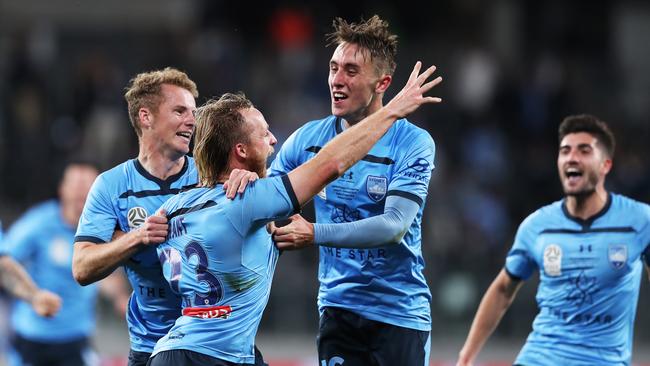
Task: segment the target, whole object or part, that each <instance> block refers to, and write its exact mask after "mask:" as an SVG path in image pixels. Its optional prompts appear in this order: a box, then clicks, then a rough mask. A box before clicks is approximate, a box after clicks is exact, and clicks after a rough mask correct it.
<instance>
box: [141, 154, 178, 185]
mask: <svg viewBox="0 0 650 366" xmlns="http://www.w3.org/2000/svg"><path fill="white" fill-rule="evenodd" d="M183 158H184V159H185V160H183V167H182V168H181V170H180V171H179V172H178V173H176V174H174V175H172V176H169V177H167V179H160V178H158V177H156V176H154V175H152V174H151V173H149V172H148V171H147V169H145V168H144V167H143V166H142V164H141V163H140V160H138V158H135V159H133V164H134V165H135V169H136V170H137V171H138V173H140V175H142V176H143V177H145V178H147V179H148V180H150V181H152V182H156V183H157V184H158V185H159V186H160V188H161V189H165V188H167V189H169V188H171V185H172V183H174V182H176V181H177V180H178V179H179V178H180V177H182V176H183V174H185V172H186V171H187V168H188V166H189V159H188V158H187V155H186V156H184V157H183Z"/></svg>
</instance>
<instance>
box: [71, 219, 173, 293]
mask: <svg viewBox="0 0 650 366" xmlns="http://www.w3.org/2000/svg"><path fill="white" fill-rule="evenodd" d="M167 231H168V226H167V217H165V213H164V212H160V211H159V212H157V213H156V214H155V215H152V216H149V217H147V218H146V219H145V221H144V223H143V224H142V225H141V226H140V227H139V228H138V229H136V230H132V231H130V232H128V233H126V234H121V235H115V236H113V240H111V241H110V242H109V243H102V244H96V243H93V242H89V241H78V242H76V243H75V244H74V251H73V254H72V275H73V276H74V279H75V280H76V281H77V282H79V284H80V285H82V286H86V285H89V284H91V283H94V282H97V281H99V280H101V279H103V278H105V277H106V276H108V275H109V274H111V273H112V272H113V271H114V270H115V268H117V267H119V266H120V265H121V264H122V263H124V261H126V260H127V259H128V258H130V257H131V256H132V255H134V254H136V253H137V252H138V251H139V250H140V249H142V248H143V247H144V246H147V245H158V244H160V243H162V242H164V241H165V238H166V237H167Z"/></svg>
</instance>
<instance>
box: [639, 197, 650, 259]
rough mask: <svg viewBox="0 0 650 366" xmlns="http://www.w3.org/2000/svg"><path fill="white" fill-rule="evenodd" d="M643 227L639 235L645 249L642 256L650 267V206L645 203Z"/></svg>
mask: <svg viewBox="0 0 650 366" xmlns="http://www.w3.org/2000/svg"><path fill="white" fill-rule="evenodd" d="M642 216H643V227H642V228H641V230H640V232H639V235H640V239H639V242H640V243H641V245H643V248H644V249H643V251H642V254H641V256H642V257H643V260H644V261H645V263H646V265H647V266H649V267H650V206H648V205H646V204H644V205H643V214H642Z"/></svg>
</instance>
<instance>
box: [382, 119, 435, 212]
mask: <svg viewBox="0 0 650 366" xmlns="http://www.w3.org/2000/svg"><path fill="white" fill-rule="evenodd" d="M417 132H418V133H417V134H416V135H415V136H414V137H408V138H406V139H405V140H408V142H407V141H403V142H402V143H403V144H406V143H407V144H408V146H406V145H405V146H404V148H406V149H408V151H407V152H406V153H405V154H404V155H402V157H401V158H400V160H399V161H397V162H396V164H397V165H396V173H395V174H393V176H392V179H391V182H390V183H389V185H388V192H387V194H386V195H387V196H401V197H404V198H407V199H410V200H412V201H414V202H416V203H417V204H418V205H419V206H420V207H422V205H423V204H424V201H425V199H426V197H427V191H428V189H429V180H430V179H431V172H432V170H433V168H434V157H435V153H436V147H435V144H434V142H433V139H432V138H431V136H430V135H429V134H428V133H427V132H426V131H424V130H421V129H418V130H417Z"/></svg>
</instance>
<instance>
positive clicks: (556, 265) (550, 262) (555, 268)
mask: <svg viewBox="0 0 650 366" xmlns="http://www.w3.org/2000/svg"><path fill="white" fill-rule="evenodd" d="M544 272H545V273H546V275H547V276H553V277H556V276H560V275H561V274H562V248H560V246H559V245H557V244H551V245H549V246H547V247H546V249H544Z"/></svg>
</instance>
